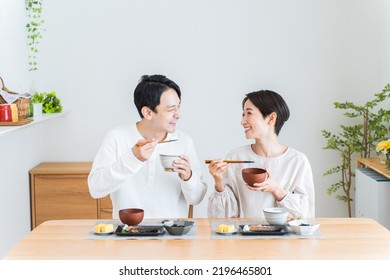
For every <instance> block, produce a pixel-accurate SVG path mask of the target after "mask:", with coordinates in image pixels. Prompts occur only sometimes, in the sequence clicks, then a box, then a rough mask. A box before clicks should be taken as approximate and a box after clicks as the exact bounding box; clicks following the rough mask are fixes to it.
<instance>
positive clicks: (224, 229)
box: [217, 224, 236, 233]
mask: <svg viewBox="0 0 390 280" xmlns="http://www.w3.org/2000/svg"><path fill="white" fill-rule="evenodd" d="M235 230H236V227H235V226H234V225H225V224H220V225H218V227H217V231H218V232H226V233H229V232H234V231H235Z"/></svg>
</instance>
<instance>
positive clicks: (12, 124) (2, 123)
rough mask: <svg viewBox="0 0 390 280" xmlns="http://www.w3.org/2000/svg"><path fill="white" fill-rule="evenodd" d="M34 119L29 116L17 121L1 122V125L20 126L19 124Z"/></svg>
mask: <svg viewBox="0 0 390 280" xmlns="http://www.w3.org/2000/svg"><path fill="white" fill-rule="evenodd" d="M32 121H33V119H29V118H26V119H20V120H19V121H17V122H0V126H18V125H25V124H28V123H30V122H32Z"/></svg>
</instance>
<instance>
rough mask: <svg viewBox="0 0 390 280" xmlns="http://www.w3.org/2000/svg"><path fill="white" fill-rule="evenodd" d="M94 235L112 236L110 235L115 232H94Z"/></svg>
mask: <svg viewBox="0 0 390 280" xmlns="http://www.w3.org/2000/svg"><path fill="white" fill-rule="evenodd" d="M93 233H94V234H96V235H110V234H113V233H114V231H110V232H93Z"/></svg>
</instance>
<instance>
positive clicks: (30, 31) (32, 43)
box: [26, 0, 45, 71]
mask: <svg viewBox="0 0 390 280" xmlns="http://www.w3.org/2000/svg"><path fill="white" fill-rule="evenodd" d="M42 1H43V0H26V11H27V25H26V28H27V45H28V47H29V52H30V54H29V56H28V67H29V70H30V71H35V70H37V69H38V61H37V55H38V45H39V42H40V39H42V34H43V32H44V31H45V28H44V20H43V19H42Z"/></svg>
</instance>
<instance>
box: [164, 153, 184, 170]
mask: <svg viewBox="0 0 390 280" xmlns="http://www.w3.org/2000/svg"><path fill="white" fill-rule="evenodd" d="M177 159H180V156H179V155H163V154H160V161H161V165H162V167H163V168H164V170H165V171H168V172H173V161H174V160H177Z"/></svg>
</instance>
